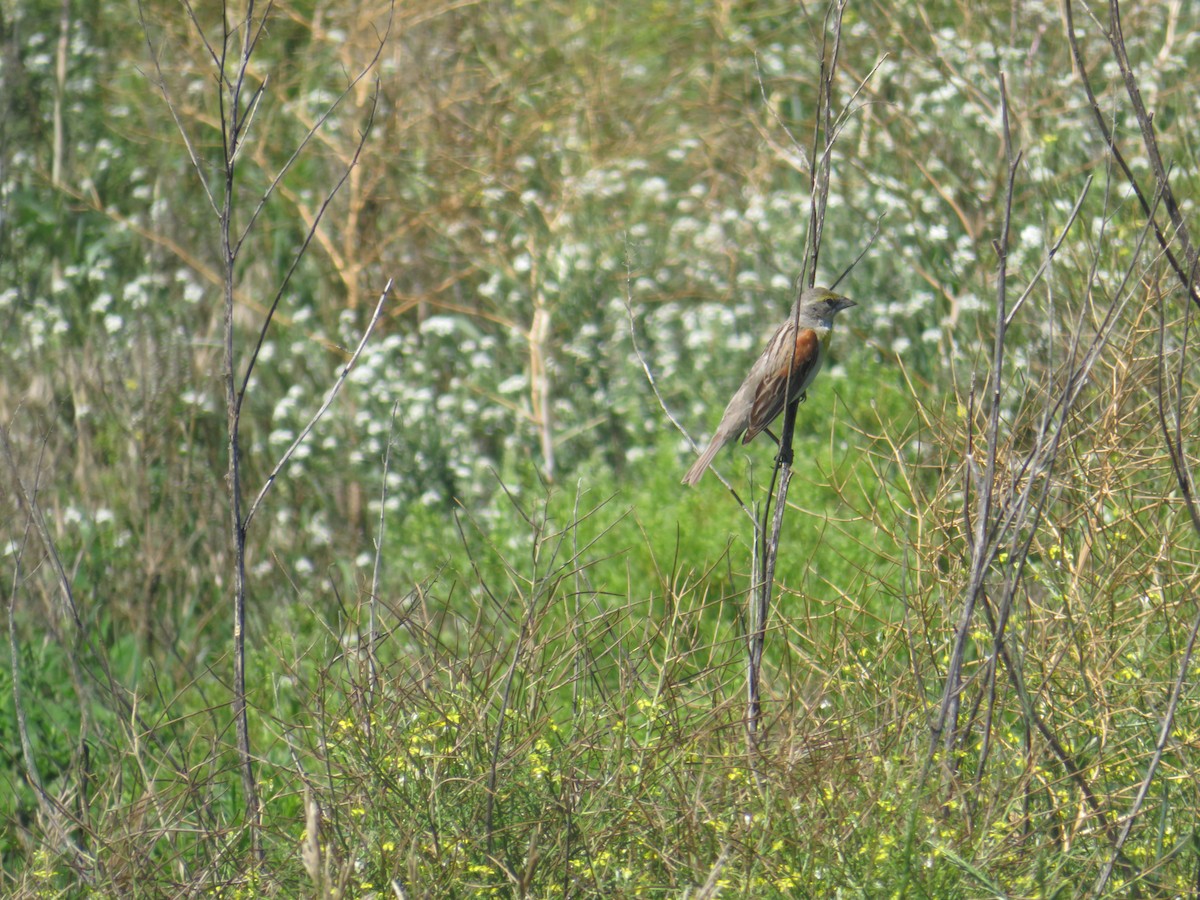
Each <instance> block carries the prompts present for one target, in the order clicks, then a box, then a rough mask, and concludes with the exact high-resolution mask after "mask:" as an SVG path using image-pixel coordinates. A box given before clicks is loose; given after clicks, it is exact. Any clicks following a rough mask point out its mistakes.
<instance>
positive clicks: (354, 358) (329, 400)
mask: <svg viewBox="0 0 1200 900" xmlns="http://www.w3.org/2000/svg"><path fill="white" fill-rule="evenodd" d="M391 290H392V279H391V278H389V279H388V280H387V284H385V285H384V287H383V292H382V293H381V294H380V295H379V301H378V302H377V303H376V304H375V311H374V312H373V313H372V314H371V318H370V321H368V322H367V327H366V329H364V331H363V336H362V338H360V339H359V342H358V346H357V347H355V348H354V352H353V353H351V354H350V359H349V360H347V361H346V364H345V365H344V366H342V371H341V372H340V373H339V374H338V378H337V381H335V382H334V383H333V386H332V387H331V388H330V389H329V391H328V392H327V393H326V394H325V400H324V402H323V403H322V404H321V406H320V408H319V409H317V411H316V412H315V413H313V417H312V418H311V419H309V420H308V424H307V425H305V426H304V427H303V428H302V429H301V430H300V434H299V435H297V436H296V439H295V440H294V441H292V443H291V445H290V446H289V447H288V448H287V450H285V451H284V452H283V455H282V456H281V457H279V462H277V463H276V464H275V468H273V469H272V470H271V474H270V475H268V476H267V480H266V481H265V482H264V483H263V486H262V487H261V488H260V489H259V491H258V496H256V497H255V498H254V502H253V503H251V504H250V508H249V510H248V511H247V513H246V518H245V520H244V522H243V523H242V528H243V530H244V529H246V528H249V527H250V520H251V519H253V518H254V514H255V513H256V512H257V511H258V507H259V504H261V503H262V501H263V498H264V497H266V495H267V492H268V491H270V490H271V486H272V485H273V484H274V483H275V479H276V478H277V477H278V476H279V473H280V472H281V471H282V470H283V467H284V466H286V465H287V464H288V461H289V460H290V459H291V458H292V455H293V454H294V453H295V452H296V450H298V449H299V447H300V445H301V444H303V443H304V440H305V438H307V437H308V435H309V433H310V432H311V431H312V430H313V428H314V427H315V426H316V424H317V422H319V421H320V420H321V417H322V416H323V415H325V413H326V411H327V410H328V409H329V407H330V406H331V405H332V404H333V401H334V400H335V399H336V398H337V395H338V393H339V392H340V391H341V389H342V385H343V384H345V383H346V379H347V378H348V377H349V375H350V373H351V372H352V371H353V370H354V366H355V365H356V364H357V363H358V358H359V357H360V356H362V352H363V350H364V349H366V346H367V341H368V340H370V338H371V332H372V331H374V330H375V325H376V324H377V323H378V322H379V317H380V316H381V315H383V305H384V303H385V302H386V301H387V298H388V294H389V293H390V292H391Z"/></svg>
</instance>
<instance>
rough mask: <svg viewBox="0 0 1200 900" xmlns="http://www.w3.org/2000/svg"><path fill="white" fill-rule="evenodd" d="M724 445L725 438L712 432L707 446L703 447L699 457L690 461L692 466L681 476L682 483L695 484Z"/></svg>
mask: <svg viewBox="0 0 1200 900" xmlns="http://www.w3.org/2000/svg"><path fill="white" fill-rule="evenodd" d="M724 446H725V439H723V438H722V437H721V435H719V434H714V435H713V439H712V440H711V441H709V443H708V446H707V447H705V448H704V452H703V453H701V454H700V458H699V459H697V460H696V461H695V462H694V463H692V467H691V468H690V469H688V470H687V474H686V475H684V476H683V483H684V484H695V483H696V482H698V481H699V480H700V477H701V476H702V475H703V474H704V471H705V470H706V469H707V468H708V466H709V464H710V463H711V462H712V461H713V459H714V458H715V457H716V455H717V451H718V450H720V449H721V448H722V447H724Z"/></svg>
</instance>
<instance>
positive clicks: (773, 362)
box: [683, 287, 856, 484]
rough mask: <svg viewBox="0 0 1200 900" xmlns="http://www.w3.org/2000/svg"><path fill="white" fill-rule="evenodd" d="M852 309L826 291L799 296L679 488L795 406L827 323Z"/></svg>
mask: <svg viewBox="0 0 1200 900" xmlns="http://www.w3.org/2000/svg"><path fill="white" fill-rule="evenodd" d="M855 305H856V304H855V302H854V301H853V300H849V299H847V298H845V297H842V296H840V295H838V294H835V293H834V292H833V291H831V290H829V288H823V287H814V288H807V289H806V290H804V291H803V292H801V294H800V296H799V297H798V298H797V299H796V304H795V306H793V307H792V313H791V315H789V316H788V317H787V321H786V322H784V323H783V324H782V325H780V326H779V328H777V329H776V330H775V334H773V335H772V336H771V341H770V343H768V344H767V349H765V350H764V351H763V352H762V355H761V356H759V358H758V359H756V360H755V361H754V365H753V366H751V367H750V374H749V375H747V376H746V380H745V381H743V382H742V386H741V387H740V388H738V389H737V393H735V394H734V395H733V399H732V400H730V401H729V405H728V406H726V407H725V414H724V415H723V416H721V424H720V425H718V426H717V431H716V433H715V434H714V435H713V437H712V440H711V441H709V444H708V446H707V447H706V448H705V449H704V452H703V453H701V454H700V458H699V459H697V460H696V462H695V464H694V465H693V466H692V467H691V468H690V469H688V471H687V474H686V475H684V476H683V483H684V484H695V483H696V482H698V481H699V480H700V476H702V475H703V474H704V470H705V469H707V468H708V466H709V464H710V463H711V462H712V461H713V457H715V456H716V455H717V451H718V450H720V449H721V448H722V447H724V446H725V445H726V444H728V443H729V442H730V441H732V440H733V439H734V438H736V437H737V436H738V435H739V434H742V432H745V435H744V436H743V437H742V443H743V444H748V443H750V441H752V440H754V438H755V436H756V435H757V434H758V433H759V432H761V431H764V430H766V428H767V426H768V425H770V424H771V422H772V421H774V419H775V417H776V416H778V415H779V414H780V413H781V412H783V405H784V403H785V402H786V401H791V402H792V403H799V402H800V401H802V400H803V399H804V398H805V391H807V390H808V386H809V385H810V384H812V380H813V379H814V378H816V377H817V373H818V372H819V371H821V365H822V364H823V363H824V362H825V357H826V355H827V354H828V352H829V335H830V329H831V328H832V327H833V317H834V316H835V315H836V314H837V313H839V312H841V311H842V310H843V309H848V308H849V307H851V306H855Z"/></svg>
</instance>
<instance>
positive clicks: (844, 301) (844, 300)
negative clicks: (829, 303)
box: [837, 297, 858, 312]
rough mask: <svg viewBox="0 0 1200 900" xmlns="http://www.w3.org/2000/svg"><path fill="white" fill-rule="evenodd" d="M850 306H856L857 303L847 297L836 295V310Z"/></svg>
mask: <svg viewBox="0 0 1200 900" xmlns="http://www.w3.org/2000/svg"><path fill="white" fill-rule="evenodd" d="M852 306H858V304H857V303H855V302H854V301H853V300H851V299H850V298H849V297H838V302H837V311H838V312H841V311H842V310H843V309H849V308H850V307H852Z"/></svg>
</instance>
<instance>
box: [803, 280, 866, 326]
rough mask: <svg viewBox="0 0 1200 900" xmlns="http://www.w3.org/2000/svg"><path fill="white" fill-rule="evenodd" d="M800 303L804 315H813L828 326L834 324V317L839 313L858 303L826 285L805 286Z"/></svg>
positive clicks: (806, 316) (805, 316) (807, 316)
mask: <svg viewBox="0 0 1200 900" xmlns="http://www.w3.org/2000/svg"><path fill="white" fill-rule="evenodd" d="M799 303H800V315H801V316H802V317H804V318H809V317H811V318H812V319H815V320H816V321H817V322H819V323H821V325H823V326H825V327H826V328H828V327H829V326H830V325H831V324H832V322H833V317H834V316H835V315H836V314H837V313H839V312H841V311H842V310H843V309H849V308H850V307H851V306H857V305H858V304H857V303H855V302H854V301H853V300H851V299H850V298H849V297H843V296H842V295H841V294H835V293H834V292H833V291H831V290H830V289H829V288H826V287H811V288H805V290H804V293H802V294H801V295H800V301H799Z"/></svg>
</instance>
